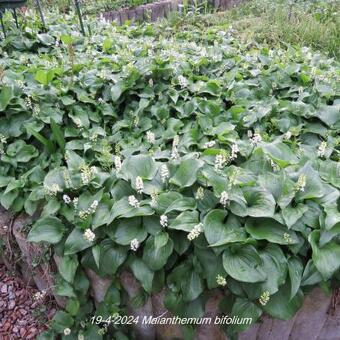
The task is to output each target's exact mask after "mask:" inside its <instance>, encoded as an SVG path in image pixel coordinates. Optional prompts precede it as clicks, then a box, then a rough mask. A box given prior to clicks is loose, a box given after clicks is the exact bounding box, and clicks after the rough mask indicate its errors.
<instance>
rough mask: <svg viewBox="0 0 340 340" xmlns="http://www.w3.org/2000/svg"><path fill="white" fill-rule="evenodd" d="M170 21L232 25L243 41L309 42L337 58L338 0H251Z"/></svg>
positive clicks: (182, 24) (339, 36)
mask: <svg viewBox="0 0 340 340" xmlns="http://www.w3.org/2000/svg"><path fill="white" fill-rule="evenodd" d="M169 22H170V25H175V26H176V27H177V28H178V29H183V27H185V26H187V25H189V26H190V25H195V26H205V27H208V26H221V27H227V26H228V27H229V26H232V27H233V28H234V29H235V30H236V31H237V32H238V34H239V37H240V38H241V39H242V40H244V41H249V42H258V43H266V44H268V45H269V46H270V47H277V46H280V47H282V46H284V45H287V44H290V45H299V46H309V47H311V48H313V49H314V50H320V51H321V52H323V53H324V54H327V55H328V56H330V57H334V58H336V59H339V58H340V1H338V0H336V1H334V0H329V1H311V0H309V1H302V0H299V1H289V0H276V1H273V0H252V1H248V2H246V3H245V4H243V5H240V6H237V7H235V8H233V9H231V10H228V11H226V12H220V13H212V14H207V15H203V16H201V18H200V19H198V18H197V17H196V16H195V15H186V16H185V17H182V18H180V19H179V18H177V19H176V18H174V17H173V18H172V19H170V20H169Z"/></svg>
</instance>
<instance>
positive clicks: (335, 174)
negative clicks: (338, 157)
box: [319, 160, 340, 189]
mask: <svg viewBox="0 0 340 340" xmlns="http://www.w3.org/2000/svg"><path fill="white" fill-rule="evenodd" d="M319 174H320V176H321V178H322V179H323V180H325V181H326V182H328V183H330V184H332V185H334V186H335V187H337V188H339V189H340V163H339V162H334V161H332V160H327V161H324V162H320V167H319Z"/></svg>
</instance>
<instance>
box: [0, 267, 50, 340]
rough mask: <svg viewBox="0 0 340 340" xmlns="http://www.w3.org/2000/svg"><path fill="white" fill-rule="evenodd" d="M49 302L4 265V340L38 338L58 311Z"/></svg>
mask: <svg viewBox="0 0 340 340" xmlns="http://www.w3.org/2000/svg"><path fill="white" fill-rule="evenodd" d="M37 293H38V294H37ZM48 300H49V299H48V298H47V297H46V296H44V294H41V293H39V291H38V290H36V289H35V288H32V287H31V286H27V285H26V284H25V283H24V282H23V281H22V280H21V279H20V278H18V277H16V276H12V275H10V273H9V271H8V270H7V269H6V267H5V266H3V265H0V339H1V340H16V339H23V338H25V339H35V337H36V336H37V335H38V334H39V333H41V332H42V331H44V330H46V322H47V321H48V319H51V318H52V317H53V315H54V313H55V312H56V310H55V309H54V307H53V302H51V301H48Z"/></svg>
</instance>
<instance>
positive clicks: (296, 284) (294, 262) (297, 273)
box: [288, 257, 303, 299]
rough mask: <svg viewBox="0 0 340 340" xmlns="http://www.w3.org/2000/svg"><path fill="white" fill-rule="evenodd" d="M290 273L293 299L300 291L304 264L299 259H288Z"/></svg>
mask: <svg viewBox="0 0 340 340" xmlns="http://www.w3.org/2000/svg"><path fill="white" fill-rule="evenodd" d="M288 272H289V277H290V299H292V298H293V297H294V296H295V295H296V294H297V292H298V290H299V289H300V285H301V279H302V274H303V264H302V263H301V261H300V259H299V258H298V257H291V258H289V259H288Z"/></svg>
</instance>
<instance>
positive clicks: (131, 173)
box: [122, 155, 157, 180]
mask: <svg viewBox="0 0 340 340" xmlns="http://www.w3.org/2000/svg"><path fill="white" fill-rule="evenodd" d="M122 172H124V173H125V174H127V175H128V178H129V179H131V180H135V179H136V177H138V176H139V177H142V179H149V180H151V179H153V177H154V176H155V174H156V172H157V167H156V163H155V161H154V160H153V159H152V157H151V156H149V155H135V156H131V157H128V158H127V159H126V160H125V161H124V162H123V165H122Z"/></svg>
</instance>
